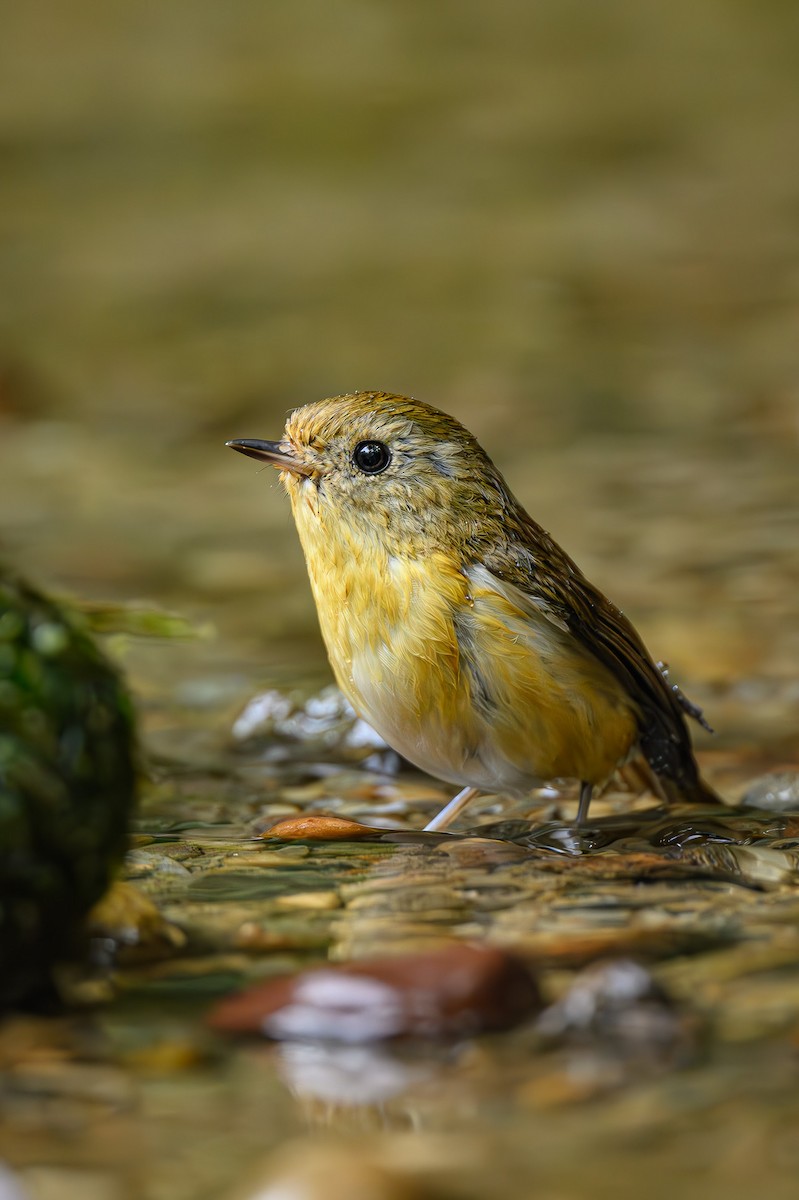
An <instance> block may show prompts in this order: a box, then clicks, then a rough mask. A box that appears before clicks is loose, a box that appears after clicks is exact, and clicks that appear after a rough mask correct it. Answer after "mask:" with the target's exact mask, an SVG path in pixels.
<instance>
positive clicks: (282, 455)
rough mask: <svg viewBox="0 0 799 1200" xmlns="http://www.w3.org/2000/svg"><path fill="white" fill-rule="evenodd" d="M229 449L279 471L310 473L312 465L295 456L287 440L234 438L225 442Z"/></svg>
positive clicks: (311, 472) (294, 473)
mask: <svg viewBox="0 0 799 1200" xmlns="http://www.w3.org/2000/svg"><path fill="white" fill-rule="evenodd" d="M225 445H226V446H230V448H231V450H238V452H239V454H246V455H248V456H249V457H250V458H257V459H258V461H259V462H264V463H269V464H270V465H271V466H273V467H277V468H278V470H280V471H290V472H291V473H292V475H312V474H313V467H312V466H310V465H309V464H308V463H305V462H303V461H302V459H301V458H298V457H297V454H296V452H295V450H294V448H293V446H290V445H289V444H288V442H262V441H260V440H259V439H258V438H234V440H233V441H232V442H225Z"/></svg>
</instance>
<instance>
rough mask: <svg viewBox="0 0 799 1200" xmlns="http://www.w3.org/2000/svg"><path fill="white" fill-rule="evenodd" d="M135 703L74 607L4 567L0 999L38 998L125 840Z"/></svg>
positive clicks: (0, 604)
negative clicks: (71, 609) (64, 605)
mask: <svg viewBox="0 0 799 1200" xmlns="http://www.w3.org/2000/svg"><path fill="white" fill-rule="evenodd" d="M134 792H135V753H134V737H133V714H132V710H131V705H130V701H129V699H128V696H127V693H126V691H125V688H124V687H123V685H122V683H121V681H120V679H119V677H118V675H117V673H116V671H115V670H114V668H113V667H112V666H111V665H110V664H109V662H108V661H107V660H106V658H105V657H104V656H103V654H102V653H101V652H100V650H99V649H98V648H97V646H96V645H95V644H94V642H93V641H92V639H91V637H90V636H89V635H88V634H87V633H86V631H85V630H84V629H83V627H82V625H81V622H80V619H79V618H78V617H76V616H75V615H74V614H73V613H70V612H68V611H66V610H64V609H63V608H62V607H61V606H59V605H58V604H56V603H54V602H53V601H52V600H49V599H47V598H46V597H45V596H43V595H42V594H41V593H39V592H37V591H35V590H34V589H33V588H31V587H29V586H28V585H26V584H24V583H22V582H20V581H19V580H18V579H17V578H16V577H15V576H14V575H13V574H11V573H10V572H8V571H6V570H4V569H3V568H2V567H0V1007H7V1006H9V1005H12V1004H18V1003H23V1002H26V1001H31V1000H34V999H35V998H36V997H37V995H39V994H40V993H45V992H46V991H47V989H48V986H49V980H50V969H51V967H52V964H53V963H54V962H55V961H58V960H59V959H62V958H68V957H69V955H70V951H71V949H72V946H73V939H74V935H75V932H76V929H77V927H78V925H79V922H80V919H81V917H82V916H83V915H84V913H85V912H86V911H87V909H88V908H90V906H91V905H92V904H93V903H94V901H95V900H97V899H98V897H99V896H100V895H102V893H103V891H104V890H105V888H106V887H107V886H108V883H109V880H110V877H111V874H112V872H113V871H114V869H115V867H116V866H117V865H118V863H119V862H120V860H121V858H122V856H123V854H124V852H125V848H126V840H127V828H128V820H129V817H130V814H131V811H132V807H133V801H134Z"/></svg>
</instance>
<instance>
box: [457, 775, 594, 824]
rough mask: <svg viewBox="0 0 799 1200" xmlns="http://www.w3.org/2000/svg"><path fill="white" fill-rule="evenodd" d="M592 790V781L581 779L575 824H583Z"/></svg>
mask: <svg viewBox="0 0 799 1200" xmlns="http://www.w3.org/2000/svg"><path fill="white" fill-rule="evenodd" d="M593 790H594V785H593V783H586V782H585V781H583V782H582V783H581V784H580V803H579V804H578V805H577V820H576V821H575V822H574V823H575V825H585V819H586V817H587V816H588V807H589V805H590V803H591V794H592V792H593ZM456 798H457V797H456Z"/></svg>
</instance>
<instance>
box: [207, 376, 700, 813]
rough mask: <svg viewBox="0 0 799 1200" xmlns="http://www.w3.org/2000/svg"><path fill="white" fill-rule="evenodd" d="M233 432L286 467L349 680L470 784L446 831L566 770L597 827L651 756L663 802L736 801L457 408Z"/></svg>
mask: <svg viewBox="0 0 799 1200" xmlns="http://www.w3.org/2000/svg"><path fill="white" fill-rule="evenodd" d="M226 444H227V445H228V446H230V447H232V448H233V449H234V450H238V451H240V452H241V453H242V454H247V455H249V456H250V457H251V458H256V459H259V460H261V461H263V462H266V463H271V464H272V465H273V466H275V467H278V468H279V469H280V471H281V476H280V478H281V481H282V482H283V484H284V485H285V488H286V490H287V492H288V494H289V497H290V499H291V506H292V510H293V513H294V520H295V522H296V525H297V531H298V533H299V536H300V541H301V543H302V548H303V551H304V553H305V560H306V563H307V566H308V574H309V576H310V579H311V586H312V588H313V594H314V598H315V600H316V607H317V611H318V614H319V623H320V625H321V629H322V635H323V637H324V640H325V644H326V646H327V652H328V655H329V657H330V662H331V665H332V667H333V671H334V674H335V676H336V680H337V681H338V684H339V687H340V688H341V690H342V692H343V693H344V694H345V696H346V697H347V698H348V700H349V701H350V703H351V704H352V706H353V708H354V709H355V710H356V712H358V713H359V714H360V715H361V716H362V717H363V718H364V720H366V721H367V722H368V723H369V724H370V725H371V726H373V728H374V729H376V730H377V731H378V733H379V734H380V735H381V736H382V737H383V738H384V739H385V741H386V742H388V744H389V745H390V746H393V747H394V749H395V750H397V751H399V753H400V754H402V755H404V757H405V758H407V759H409V760H410V762H412V763H415V764H416V766H418V767H420V768H421V769H422V770H423V771H427V772H428V773H429V774H431V775H435V776H438V777H439V778H441V779H445V780H447V781H448V782H450V783H453V784H456V785H458V786H459V787H460V788H461V789H462V790H461V792H459V794H458V795H457V796H456V797H455V798H454V800H452V801H451V802H450V803H449V804H448V805H446V807H445V808H444V809H442V810H441V812H440V813H439V814H438V815H437V816H436V817H435V818H434V819H433V820H432V821H431V822H430V823H429V824H428V825H427V826H426V828H427V829H441V828H443V827H444V826H445V825H447V824H449V822H450V821H451V820H452V819H453V817H454V816H455V815H456V814H457V813H458V812H460V810H461V809H462V808H463V806H464V805H465V804H466V803H468V801H469V800H470V799H471V798H472V797H473V796H474V795H475V794H476V793H477V792H479V791H490V792H508V793H511V794H514V795H524V794H525V793H527V792H528V791H529V790H530V789H531V788H533V787H535V786H539V785H541V784H542V783H544V782H546V781H548V780H556V779H575V780H579V781H580V784H581V789H580V802H579V809H578V813H577V823H578V824H581V823H582V822H583V821H584V820H585V817H586V815H587V813H588V807H589V804H590V801H591V795H592V790H593V788H594V787H596V786H597V785H601V784H603V783H605V782H606V781H607V780H608V779H609V778H610V777H611V776H612V775H613V773H614V772H615V771H616V770H617V769H618V768H620V767H623V766H624V765H625V764H627V763H628V762H630V761H631V760H632V759H635V758H638V759H639V760H641V759H643V760H645V762H646V763H648V764H649V768H651V770H649V771H648V772H647V773H648V776H649V778H650V779H651V781H652V782H653V784H654V787H655V790H656V791H657V792H658V793H659V794H660V796H661V798H664V799H685V800H691V801H703V802H711V801H715V802H717V801H718V797H717V796H716V795H715V794H714V793H713V792H712V791H711V789H710V788H709V787H708V786H707V785H706V784H705V783H704V781H703V780H702V779H701V778H700V775H699V770H698V767H697V764H696V760H695V759H694V755H693V752H692V749H691V740H690V737H689V734H688V729H687V727H686V722H685V716H684V714H685V713H688V714H689V715H690V716H692V717H694V718H696V719H697V720H699V721H701V722H702V724H704V723H705V722H704V721H703V718H702V714H701V711H700V710H699V709H698V708H696V707H695V706H694V705H692V704H691V703H690V702H689V701H688V700H686V698H685V697H684V696H683V695H682V693H681V692H680V690H679V688H676V687H674V686H673V685H671V684H669V683H668V681H667V678H666V676H665V673H664V670H663V669H662V668H660V667H658V666H656V665H655V663H654V662H653V660H652V659H651V658H650V656H649V654H648V653H647V651H646V648H645V647H644V644H643V642H642V641H641V638H640V637H639V636H638V634H637V633H636V631H635V629H634V628H633V626H632V625H631V624H630V622H629V621H628V620H627V618H626V617H625V616H624V614H623V613H622V612H620V610H619V609H618V608H616V606H615V605H614V604H611V602H610V601H609V600H607V599H606V598H605V596H603V595H602V593H601V592H600V591H599V590H598V589H597V588H596V587H594V585H593V584H591V583H589V581H588V580H587V579H586V578H585V576H584V575H583V574H582V573H581V571H580V570H579V568H578V567H577V566H576V565H575V564H574V563H573V562H572V560H571V559H570V558H569V557H568V555H566V554H565V553H564V551H563V550H561V548H560V547H559V546H558V545H557V544H556V543H555V542H554V541H553V540H552V538H551V537H550V536H549V534H548V533H546V532H545V530H543V529H542V528H541V526H540V525H537V524H536V522H535V521H533V519H532V518H531V517H529V516H528V514H527V513H526V512H525V511H524V509H523V508H522V507H521V505H520V504H519V503H518V501H517V500H516V499H515V498H514V496H513V495H512V493H511V492H510V490H509V488H508V486H507V484H506V483H505V481H504V479H503V478H502V476H501V475H500V473H499V471H498V470H497V468H496V467H495V466H494V464H493V463H492V461H491V459H490V458H489V457H488V455H487V454H486V453H485V451H484V450H483V449H482V447H481V446H480V445H479V443H478V442H477V440H476V439H475V438H474V437H473V436H472V434H470V433H469V432H468V430H466V429H464V427H463V426H462V425H460V424H459V423H458V421H456V420H455V419H454V418H453V417H450V416H447V414H446V413H443V412H439V411H438V410H437V409H435V408H430V407H429V406H428V405H426V404H422V403H421V402H419V401H418V400H412V399H409V398H407V397H405V396H395V395H391V394H390V393H387V392H357V393H355V394H352V395H347V396H336V397H334V398H333V399H330V400H322V401H319V402H318V403H316V404H309V405H306V406H305V407H304V408H298V409H296V410H295V411H294V412H293V413H292V414H291V415H290V416H289V418H288V421H287V423H286V429H285V433H284V435H283V439H282V440H281V441H279V442H265V441H259V440H251V439H241V440H235V441H230V442H227V443H226ZM642 766H643V763H642Z"/></svg>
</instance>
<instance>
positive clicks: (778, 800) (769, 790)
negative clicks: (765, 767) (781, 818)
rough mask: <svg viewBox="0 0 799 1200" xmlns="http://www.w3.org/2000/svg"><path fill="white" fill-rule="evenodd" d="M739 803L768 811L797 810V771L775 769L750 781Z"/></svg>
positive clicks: (798, 785) (798, 810)
mask: <svg viewBox="0 0 799 1200" xmlns="http://www.w3.org/2000/svg"><path fill="white" fill-rule="evenodd" d="M741 804H743V805H747V806H748V807H749V808H765V809H767V810H768V811H769V812H799V772H797V771H777V772H774V773H772V774H770V775H763V776H761V778H760V779H756V780H755V781H754V782H753V783H750V784H749V786H748V788H747V789H746V791H745V792H744V795H743V798H742V800H741Z"/></svg>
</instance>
